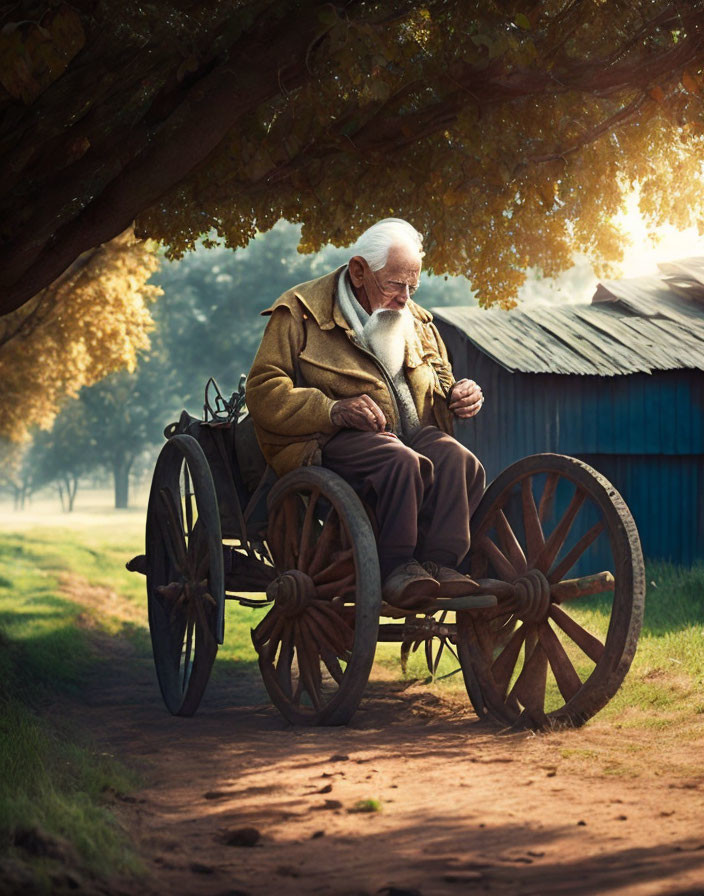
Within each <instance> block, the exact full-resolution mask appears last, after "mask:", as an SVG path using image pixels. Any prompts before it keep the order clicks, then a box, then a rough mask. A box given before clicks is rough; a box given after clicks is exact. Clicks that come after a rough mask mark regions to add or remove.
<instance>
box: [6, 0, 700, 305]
mask: <svg viewBox="0 0 704 896" xmlns="http://www.w3.org/2000/svg"><path fill="white" fill-rule="evenodd" d="M703 18H704V0H687V2H684V0H612V2H606V0H589V2H587V0H511V2H508V0H424V2H423V3H417V2H410V0H400V2H399V0H393V2H392V0H364V2H362V0H345V2H336V0H333V2H330V0H291V2H280V0H279V2H276V0H240V2H237V3H232V2H224V0H202V2H198V3H194V2H183V0H164V2H160V3H139V2H134V0H126V2H121V3H115V2H112V3H111V2H107V0H80V2H73V3H68V2H62V0H54V2H51V3H48V2H46V0H26V2H23V3H6V4H4V5H3V7H2V10H1V11H0V86H1V89H0V161H1V164H0V222H2V223H1V225H0V307H1V308H2V309H4V310H11V309H14V308H17V307H19V306H20V305H21V304H22V303H23V302H25V301H27V299H29V298H30V297H32V296H33V295H35V294H36V293H37V292H38V291H39V290H40V289H43V288H46V287H47V286H48V285H49V284H50V283H52V281H54V280H55V279H56V278H57V277H58V276H60V275H61V274H62V273H63V272H64V271H65V270H66V269H67V267H68V266H69V265H70V264H71V263H72V262H74V261H75V260H76V259H77V258H78V257H79V256H80V255H81V253H82V252H84V251H86V250H87V249H90V248H91V247H93V246H95V245H97V244H100V243H103V242H105V241H106V240H109V239H111V238H113V237H115V236H116V235H117V234H119V233H120V232H122V231H123V230H124V229H125V228H126V227H127V226H129V224H130V223H131V222H132V221H134V220H135V219H136V220H137V226H138V233H139V234H141V235H148V236H150V237H153V238H156V239H158V240H160V241H162V242H163V243H164V244H165V245H167V246H168V247H169V252H170V255H171V257H177V256H178V255H180V254H181V253H182V252H184V251H185V250H188V249H191V248H193V247H194V246H195V245H196V243H197V240H198V238H199V237H200V236H202V235H207V234H209V233H210V232H211V231H213V230H215V231H216V232H217V233H218V234H220V235H221V236H223V237H224V238H225V240H226V242H227V244H228V245H230V246H233V247H235V246H244V245H246V244H247V243H248V241H249V240H250V239H251V237H252V236H253V234H254V233H255V232H256V231H257V230H259V231H266V230H268V229H269V228H271V227H272V226H273V225H274V224H275V223H276V221H278V220H279V219H280V218H282V217H283V218H286V219H288V220H292V221H297V222H301V223H304V230H303V246H304V248H305V249H306V250H311V251H312V250H317V249H319V248H320V246H322V245H323V244H325V243H326V242H329V241H333V242H335V243H336V244H338V245H342V244H349V243H350V242H351V241H352V240H353V239H354V238H355V237H356V236H357V235H358V234H359V232H360V231H361V230H362V229H363V228H364V227H365V226H366V225H368V224H369V223H371V222H372V221H373V220H374V219H376V218H380V217H386V216H387V215H389V214H395V215H398V216H401V217H406V218H409V219H410V220H412V221H413V222H414V223H415V224H416V226H418V227H419V229H421V230H423V231H425V232H427V233H428V234H429V237H430V238H429V241H428V266H429V267H431V268H432V269H433V270H434V271H435V272H436V273H445V272H452V273H465V274H467V275H468V276H469V277H471V278H472V284H473V286H474V287H475V289H477V290H478V294H479V296H480V298H481V301H482V302H483V303H490V302H492V301H497V300H498V301H504V302H508V301H510V299H511V297H512V296H513V295H515V292H516V289H517V287H518V286H519V285H520V283H521V282H522V279H523V276H524V274H523V272H524V271H525V269H526V268H527V267H530V266H536V265H537V266H541V267H542V268H543V269H544V270H545V272H546V274H552V273H554V272H556V271H557V270H560V269H561V268H564V267H566V266H569V264H570V261H571V257H572V251H573V250H574V249H578V250H583V251H585V252H586V253H587V254H588V255H589V256H590V257H592V258H593V257H595V256H600V257H603V258H607V259H608V258H615V257H618V255H619V251H620V245H621V238H620V236H619V234H618V232H617V231H616V230H615V229H614V228H613V226H612V225H611V223H610V221H611V217H612V215H613V213H614V212H615V211H616V210H618V209H619V207H621V206H622V204H623V198H624V196H625V195H626V193H627V192H628V191H629V189H630V187H631V185H632V184H633V183H634V182H638V183H639V184H641V186H642V190H641V208H642V209H643V211H644V212H645V213H647V215H648V216H649V218H650V219H651V220H652V221H656V222H657V221H662V220H664V219H669V220H671V221H672V222H673V223H676V224H679V225H686V224H689V223H694V222H696V221H697V220H698V219H700V218H701V214H702V209H703V206H704V199H703V193H702V190H701V187H700V176H701V158H702V146H703V144H704V111H703V108H704V107H703V104H702V93H703V92H704V77H703V72H704V41H702V21H703Z"/></svg>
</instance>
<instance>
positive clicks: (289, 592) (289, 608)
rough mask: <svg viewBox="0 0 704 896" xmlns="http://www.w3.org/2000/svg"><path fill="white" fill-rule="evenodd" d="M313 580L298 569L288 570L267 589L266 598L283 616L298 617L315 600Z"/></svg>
mask: <svg viewBox="0 0 704 896" xmlns="http://www.w3.org/2000/svg"><path fill="white" fill-rule="evenodd" d="M315 595H316V589H315V584H314V582H313V579H312V578H311V577H310V576H309V575H307V574H306V573H304V572H301V570H300V569H289V570H288V571H287V572H285V573H283V574H282V575H280V576H278V577H277V578H276V579H274V581H273V582H272V583H271V584H270V585H269V586H268V587H267V589H266V596H267V597H268V598H269V600H273V601H275V603H276V608H277V609H278V610H279V611H280V613H281V614H282V615H283V616H298V615H299V614H300V613H302V612H303V611H304V610H305V609H306V607H308V606H309V605H310V602H311V601H312V600H313V599H314V598H315Z"/></svg>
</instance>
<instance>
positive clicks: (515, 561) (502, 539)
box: [495, 510, 528, 575]
mask: <svg viewBox="0 0 704 896" xmlns="http://www.w3.org/2000/svg"><path fill="white" fill-rule="evenodd" d="M495 525H496V532H497V534H498V536H499V543H500V545H501V550H502V551H503V552H504V554H505V555H506V557H507V558H508V560H509V562H510V563H511V566H513V568H514V570H515V572H516V574H517V575H520V574H521V573H522V572H525V571H526V569H527V568H528V567H527V565H526V556H525V554H524V553H523V548H522V547H521V545H520V543H519V541H518V539H517V538H516V535H515V533H514V531H513V529H512V528H511V524H510V523H509V521H508V520H507V519H506V515H505V514H504V512H503V510H499V512H498V513H497V515H496V522H495Z"/></svg>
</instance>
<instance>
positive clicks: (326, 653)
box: [320, 647, 345, 684]
mask: <svg viewBox="0 0 704 896" xmlns="http://www.w3.org/2000/svg"><path fill="white" fill-rule="evenodd" d="M320 656H321V657H322V660H323V662H324V663H325V668H326V669H327V670H328V672H329V673H330V675H331V676H332V677H333V678H334V680H335V681H336V682H337V683H338V684H341V683H342V679H343V678H344V675H345V673H344V670H343V668H342V666H341V665H340V662H339V660H338V658H337V657H336V656H335V654H334V653H333V652H332V650H328V649H327V648H326V647H323V648H322V649H321V651H320Z"/></svg>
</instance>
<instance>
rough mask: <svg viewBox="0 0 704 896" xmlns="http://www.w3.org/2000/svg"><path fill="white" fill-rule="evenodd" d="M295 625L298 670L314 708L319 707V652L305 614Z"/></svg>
mask: <svg viewBox="0 0 704 896" xmlns="http://www.w3.org/2000/svg"><path fill="white" fill-rule="evenodd" d="M296 627H297V630H298V633H299V638H298V639H297V655H298V670H299V672H300V673H301V678H302V680H303V685H304V687H305V689H306V692H307V693H308V696H309V697H310V699H311V700H312V701H313V706H314V707H315V708H316V709H320V706H321V699H320V687H321V684H322V679H321V675H320V659H319V657H320V654H319V653H318V649H317V647H316V645H315V641H314V639H313V636H312V635H311V633H310V629H309V628H308V623H307V622H306V618H305V616H303V617H301V618H300V619H298V620H297V621H296Z"/></svg>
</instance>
